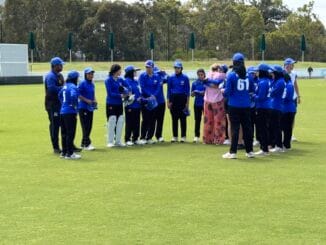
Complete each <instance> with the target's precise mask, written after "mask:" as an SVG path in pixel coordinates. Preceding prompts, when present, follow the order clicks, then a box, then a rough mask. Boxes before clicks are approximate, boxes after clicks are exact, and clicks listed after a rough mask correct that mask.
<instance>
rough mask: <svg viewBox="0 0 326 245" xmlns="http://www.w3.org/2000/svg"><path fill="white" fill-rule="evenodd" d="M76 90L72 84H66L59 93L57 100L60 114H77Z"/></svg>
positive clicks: (77, 94)
mask: <svg viewBox="0 0 326 245" xmlns="http://www.w3.org/2000/svg"><path fill="white" fill-rule="evenodd" d="M78 96H79V93H78V89H77V86H76V85H75V84H73V83H66V84H65V85H64V86H63V88H62V89H61V90H60V91H59V95H58V97H59V100H60V102H61V110H60V114H62V115H64V114H77V105H78Z"/></svg>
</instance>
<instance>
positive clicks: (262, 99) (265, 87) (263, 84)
mask: <svg viewBox="0 0 326 245" xmlns="http://www.w3.org/2000/svg"><path fill="white" fill-rule="evenodd" d="M270 92H271V90H270V79H268V78H260V79H259V82H258V87H257V90H256V97H255V101H256V108H257V109H271V108H272V104H271V97H270Z"/></svg>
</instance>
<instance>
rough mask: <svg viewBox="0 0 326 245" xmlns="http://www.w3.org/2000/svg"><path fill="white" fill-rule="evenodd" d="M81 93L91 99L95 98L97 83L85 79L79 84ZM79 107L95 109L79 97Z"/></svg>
mask: <svg viewBox="0 0 326 245" xmlns="http://www.w3.org/2000/svg"><path fill="white" fill-rule="evenodd" d="M78 92H79V95H81V96H83V97H85V98H86V99H89V100H91V101H94V100H95V85H94V83H93V81H91V80H86V79H85V80H83V81H81V82H80V83H79V84H78ZM78 109H85V110H90V111H93V109H92V108H91V107H90V106H89V105H88V104H87V103H86V102H85V101H82V100H80V99H79V102H78Z"/></svg>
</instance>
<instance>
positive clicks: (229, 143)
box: [223, 139, 231, 145]
mask: <svg viewBox="0 0 326 245" xmlns="http://www.w3.org/2000/svg"><path fill="white" fill-rule="evenodd" d="M223 145H231V141H230V140H229V139H226V140H224V142H223Z"/></svg>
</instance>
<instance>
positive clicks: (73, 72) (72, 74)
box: [67, 71, 79, 79]
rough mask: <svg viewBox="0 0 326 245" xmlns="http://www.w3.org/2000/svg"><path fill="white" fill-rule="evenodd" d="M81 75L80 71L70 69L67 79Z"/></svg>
mask: <svg viewBox="0 0 326 245" xmlns="http://www.w3.org/2000/svg"><path fill="white" fill-rule="evenodd" d="M78 77H79V73H78V71H70V72H69V73H68V75H67V79H76V78H78Z"/></svg>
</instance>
